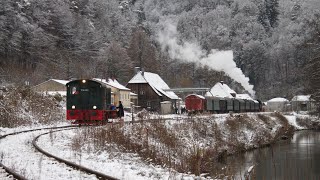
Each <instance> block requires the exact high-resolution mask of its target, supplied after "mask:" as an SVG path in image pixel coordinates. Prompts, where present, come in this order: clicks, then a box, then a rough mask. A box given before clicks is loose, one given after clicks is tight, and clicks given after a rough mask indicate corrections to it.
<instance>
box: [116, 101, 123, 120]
mask: <svg viewBox="0 0 320 180" xmlns="http://www.w3.org/2000/svg"><path fill="white" fill-rule="evenodd" d="M117 109H119V110H118V117H123V116H124V111H123V105H122V104H121V103H120V104H119V106H118V107H117Z"/></svg>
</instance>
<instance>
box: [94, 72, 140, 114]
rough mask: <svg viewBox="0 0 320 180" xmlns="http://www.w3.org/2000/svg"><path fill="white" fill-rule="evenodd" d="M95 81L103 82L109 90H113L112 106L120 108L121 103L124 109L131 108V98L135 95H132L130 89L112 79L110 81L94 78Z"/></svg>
mask: <svg viewBox="0 0 320 180" xmlns="http://www.w3.org/2000/svg"><path fill="white" fill-rule="evenodd" d="M93 80H95V81H99V82H102V83H104V84H105V85H106V86H107V87H108V88H111V104H113V105H115V106H118V105H119V101H121V102H122V105H123V107H124V108H131V97H132V96H133V97H134V95H133V94H131V90H130V89H129V88H127V87H125V86H124V85H122V84H120V83H119V82H118V81H117V80H116V79H112V78H109V79H108V80H106V79H99V78H94V79H93ZM130 94H131V95H130Z"/></svg>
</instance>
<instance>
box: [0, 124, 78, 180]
mask: <svg viewBox="0 0 320 180" xmlns="http://www.w3.org/2000/svg"><path fill="white" fill-rule="evenodd" d="M68 127H77V125H68V126H58V127H46V128H37V129H29V130H24V131H18V132H13V133H8V134H4V135H1V136H0V140H1V139H4V138H5V137H7V136H12V135H17V134H21V133H26V132H32V131H40V130H46V129H60V128H68ZM0 167H3V169H4V170H5V171H6V172H7V173H8V174H9V175H12V176H13V177H14V178H15V179H18V180H27V178H26V177H24V176H22V175H20V174H19V173H17V172H15V171H14V170H12V169H11V168H9V167H7V166H5V165H4V164H3V163H2V162H0Z"/></svg>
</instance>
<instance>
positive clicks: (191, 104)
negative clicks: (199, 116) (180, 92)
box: [185, 94, 206, 111]
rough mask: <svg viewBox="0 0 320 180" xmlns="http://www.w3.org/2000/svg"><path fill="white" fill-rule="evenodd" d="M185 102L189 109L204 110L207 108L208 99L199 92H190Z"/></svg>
mask: <svg viewBox="0 0 320 180" xmlns="http://www.w3.org/2000/svg"><path fill="white" fill-rule="evenodd" d="M185 103H186V109H187V110H188V111H203V110H205V105H206V99H205V98H204V97H203V96H200V95H197V94H190V95H188V96H186V98H185Z"/></svg>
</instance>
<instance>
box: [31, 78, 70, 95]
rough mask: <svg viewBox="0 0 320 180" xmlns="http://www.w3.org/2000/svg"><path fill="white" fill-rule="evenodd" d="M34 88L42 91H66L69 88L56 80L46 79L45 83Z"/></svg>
mask: <svg viewBox="0 0 320 180" xmlns="http://www.w3.org/2000/svg"><path fill="white" fill-rule="evenodd" d="M33 89H34V90H35V91H41V92H45V91H66V90H67V88H66V86H65V85H64V84H60V83H58V82H56V81H52V80H49V81H46V82H44V83H41V84H38V85H36V86H34V87H33Z"/></svg>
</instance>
